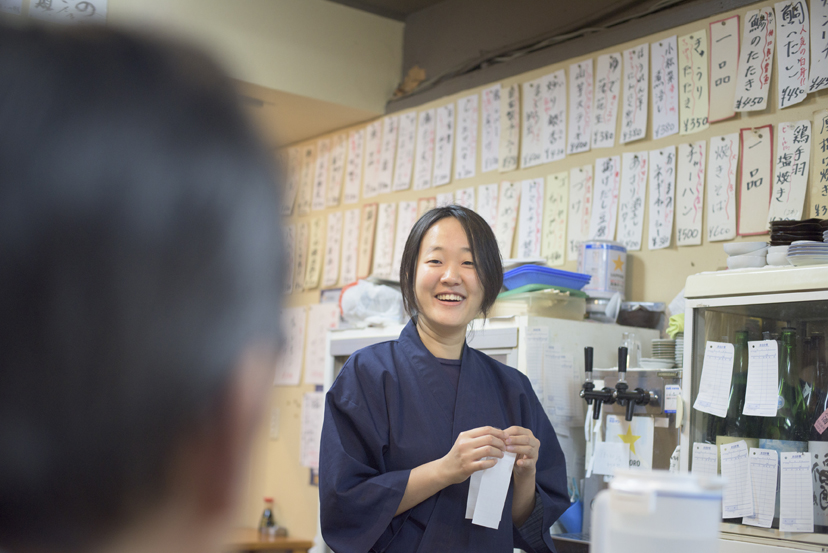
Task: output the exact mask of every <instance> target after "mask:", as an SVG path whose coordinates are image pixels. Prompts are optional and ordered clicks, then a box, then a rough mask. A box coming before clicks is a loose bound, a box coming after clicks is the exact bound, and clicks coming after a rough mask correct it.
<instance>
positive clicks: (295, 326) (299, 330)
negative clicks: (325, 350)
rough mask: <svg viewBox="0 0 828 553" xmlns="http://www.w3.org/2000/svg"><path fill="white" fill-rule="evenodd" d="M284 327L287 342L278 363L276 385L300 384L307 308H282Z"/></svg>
mask: <svg viewBox="0 0 828 553" xmlns="http://www.w3.org/2000/svg"><path fill="white" fill-rule="evenodd" d="M281 318H282V328H284V329H285V344H284V346H283V349H282V352H281V353H280V354H279V361H278V362H277V363H276V376H275V377H274V379H273V385H274V386H298V385H299V381H300V380H301V379H302V356H303V354H304V353H305V322H306V320H307V308H306V307H304V306H302V307H286V308H284V309H282V317H281Z"/></svg>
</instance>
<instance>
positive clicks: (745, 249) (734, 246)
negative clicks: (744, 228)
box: [722, 242, 768, 255]
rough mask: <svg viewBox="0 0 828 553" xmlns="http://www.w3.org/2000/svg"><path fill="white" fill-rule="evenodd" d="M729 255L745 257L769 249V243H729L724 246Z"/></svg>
mask: <svg viewBox="0 0 828 553" xmlns="http://www.w3.org/2000/svg"><path fill="white" fill-rule="evenodd" d="M722 247H723V248H724V251H725V253H726V254H727V255H743V254H746V253H750V252H755V251H756V250H761V249H762V248H766V247H768V243H767V242H728V243H727V244H722Z"/></svg>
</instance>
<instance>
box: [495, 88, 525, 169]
mask: <svg viewBox="0 0 828 553" xmlns="http://www.w3.org/2000/svg"><path fill="white" fill-rule="evenodd" d="M498 154H499V157H500V169H499V170H500V172H501V173H506V172H508V171H514V170H515V169H517V166H518V157H519V156H520V85H518V84H513V85H509V86H508V87H506V88H505V89H503V90H502V91H501V95H500V147H499V148H498Z"/></svg>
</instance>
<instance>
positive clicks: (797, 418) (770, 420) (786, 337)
mask: <svg viewBox="0 0 828 553" xmlns="http://www.w3.org/2000/svg"><path fill="white" fill-rule="evenodd" d="M778 395H779V399H778V403H777V410H776V417H767V418H766V420H765V430H764V434H765V437H766V438H770V439H772V440H790V441H796V442H802V441H806V440H807V439H808V433H809V432H808V422H809V421H808V406H807V405H806V403H805V398H803V397H802V388H801V387H800V385H799V362H798V358H797V351H796V329H795V328H792V327H785V328H783V329H782V340H781V343H780V345H779V389H778Z"/></svg>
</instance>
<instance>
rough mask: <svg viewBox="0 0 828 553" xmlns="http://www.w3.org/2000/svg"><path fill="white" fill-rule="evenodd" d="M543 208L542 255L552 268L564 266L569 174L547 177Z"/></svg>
mask: <svg viewBox="0 0 828 553" xmlns="http://www.w3.org/2000/svg"><path fill="white" fill-rule="evenodd" d="M544 195H545V197H546V200H545V201H544V206H543V243H542V245H541V254H542V255H543V257H545V258H546V263H547V264H548V265H550V266H556V265H563V264H564V255H565V253H564V252H565V251H566V215H567V209H568V207H569V206H568V205H567V204H568V199H569V173H568V172H566V171H564V172H563V173H557V174H555V175H549V176H548V177H546V189H545V194H544Z"/></svg>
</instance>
